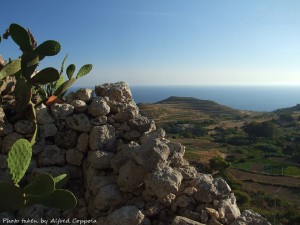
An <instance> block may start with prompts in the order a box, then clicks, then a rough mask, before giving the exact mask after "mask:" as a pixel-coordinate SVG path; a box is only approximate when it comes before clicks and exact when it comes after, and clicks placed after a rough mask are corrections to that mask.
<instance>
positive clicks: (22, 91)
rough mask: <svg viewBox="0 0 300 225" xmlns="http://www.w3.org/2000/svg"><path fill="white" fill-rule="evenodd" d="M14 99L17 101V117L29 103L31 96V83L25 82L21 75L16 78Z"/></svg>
mask: <svg viewBox="0 0 300 225" xmlns="http://www.w3.org/2000/svg"><path fill="white" fill-rule="evenodd" d="M14 95H15V99H16V101H17V105H16V112H17V116H16V117H17V118H18V117H19V115H22V114H23V113H24V111H25V109H26V107H27V106H28V104H29V103H30V100H31V96H32V85H31V84H30V83H29V82H27V81H26V80H25V79H24V78H23V77H20V78H18V79H17V82H16V87H15V90H14Z"/></svg>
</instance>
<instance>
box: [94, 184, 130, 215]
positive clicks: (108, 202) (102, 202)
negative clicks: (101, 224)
mask: <svg viewBox="0 0 300 225" xmlns="http://www.w3.org/2000/svg"><path fill="white" fill-rule="evenodd" d="M123 202H124V199H123V196H122V194H121V192H120V190H119V188H118V186H117V185H116V184H110V185H106V186H104V187H102V188H101V189H100V190H99V192H98V194H97V195H96V196H95V198H94V200H93V207H94V208H95V209H97V210H100V211H109V210H112V209H114V208H115V207H116V206H119V205H120V204H122V203H123Z"/></svg>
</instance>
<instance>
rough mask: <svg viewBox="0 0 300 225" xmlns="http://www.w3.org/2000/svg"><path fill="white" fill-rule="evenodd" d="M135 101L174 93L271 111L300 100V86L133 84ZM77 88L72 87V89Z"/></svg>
mask: <svg viewBox="0 0 300 225" xmlns="http://www.w3.org/2000/svg"><path fill="white" fill-rule="evenodd" d="M130 88H131V92H132V95H133V99H134V100H135V102H136V103H156V102H159V101H161V100H164V99H166V98H168V97H171V96H177V97H194V98H198V99H202V100H211V101H215V102H217V103H219V104H221V105H226V106H229V107H231V108H234V109H240V110H248V111H258V112H271V111H274V110H276V109H280V108H286V107H292V106H295V105H297V104H300V86H292V85H290V86H280V85H272V86H262V85H259V86H253V85H251V86H250V85H249V86H240V85H239V86H231V85H226V86H221V85H203V86H137V85H132V86H130ZM76 89H78V87H77V88H76V87H73V88H72V89H71V91H74V90H76Z"/></svg>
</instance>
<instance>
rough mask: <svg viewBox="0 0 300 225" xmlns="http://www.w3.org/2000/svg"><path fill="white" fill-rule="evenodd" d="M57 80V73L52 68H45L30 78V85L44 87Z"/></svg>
mask: <svg viewBox="0 0 300 225" xmlns="http://www.w3.org/2000/svg"><path fill="white" fill-rule="evenodd" d="M58 79H59V73H58V71H57V70H56V69H54V68H52V67H48V68H45V69H43V70H41V71H40V72H38V73H37V74H36V75H34V76H33V77H32V78H31V82H32V83H36V84H40V85H44V84H48V83H52V82H54V81H57V80H58Z"/></svg>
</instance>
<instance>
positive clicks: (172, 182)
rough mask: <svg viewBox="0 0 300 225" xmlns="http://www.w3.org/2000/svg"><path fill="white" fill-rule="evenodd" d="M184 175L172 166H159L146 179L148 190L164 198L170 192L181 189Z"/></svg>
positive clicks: (159, 197)
mask: <svg viewBox="0 0 300 225" xmlns="http://www.w3.org/2000/svg"><path fill="white" fill-rule="evenodd" d="M181 181H182V175H181V174H180V173H178V172H177V171H175V170H174V169H172V168H171V167H163V168H158V169H157V170H156V171H154V172H152V173H150V174H148V175H147V177H146V180H145V185H146V190H147V191H148V192H149V193H151V194H153V195H155V196H157V197H158V199H159V200H162V199H163V198H165V197H166V196H167V195H168V194H170V193H173V194H174V193H176V192H177V191H178V190H179V187H180V184H181Z"/></svg>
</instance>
